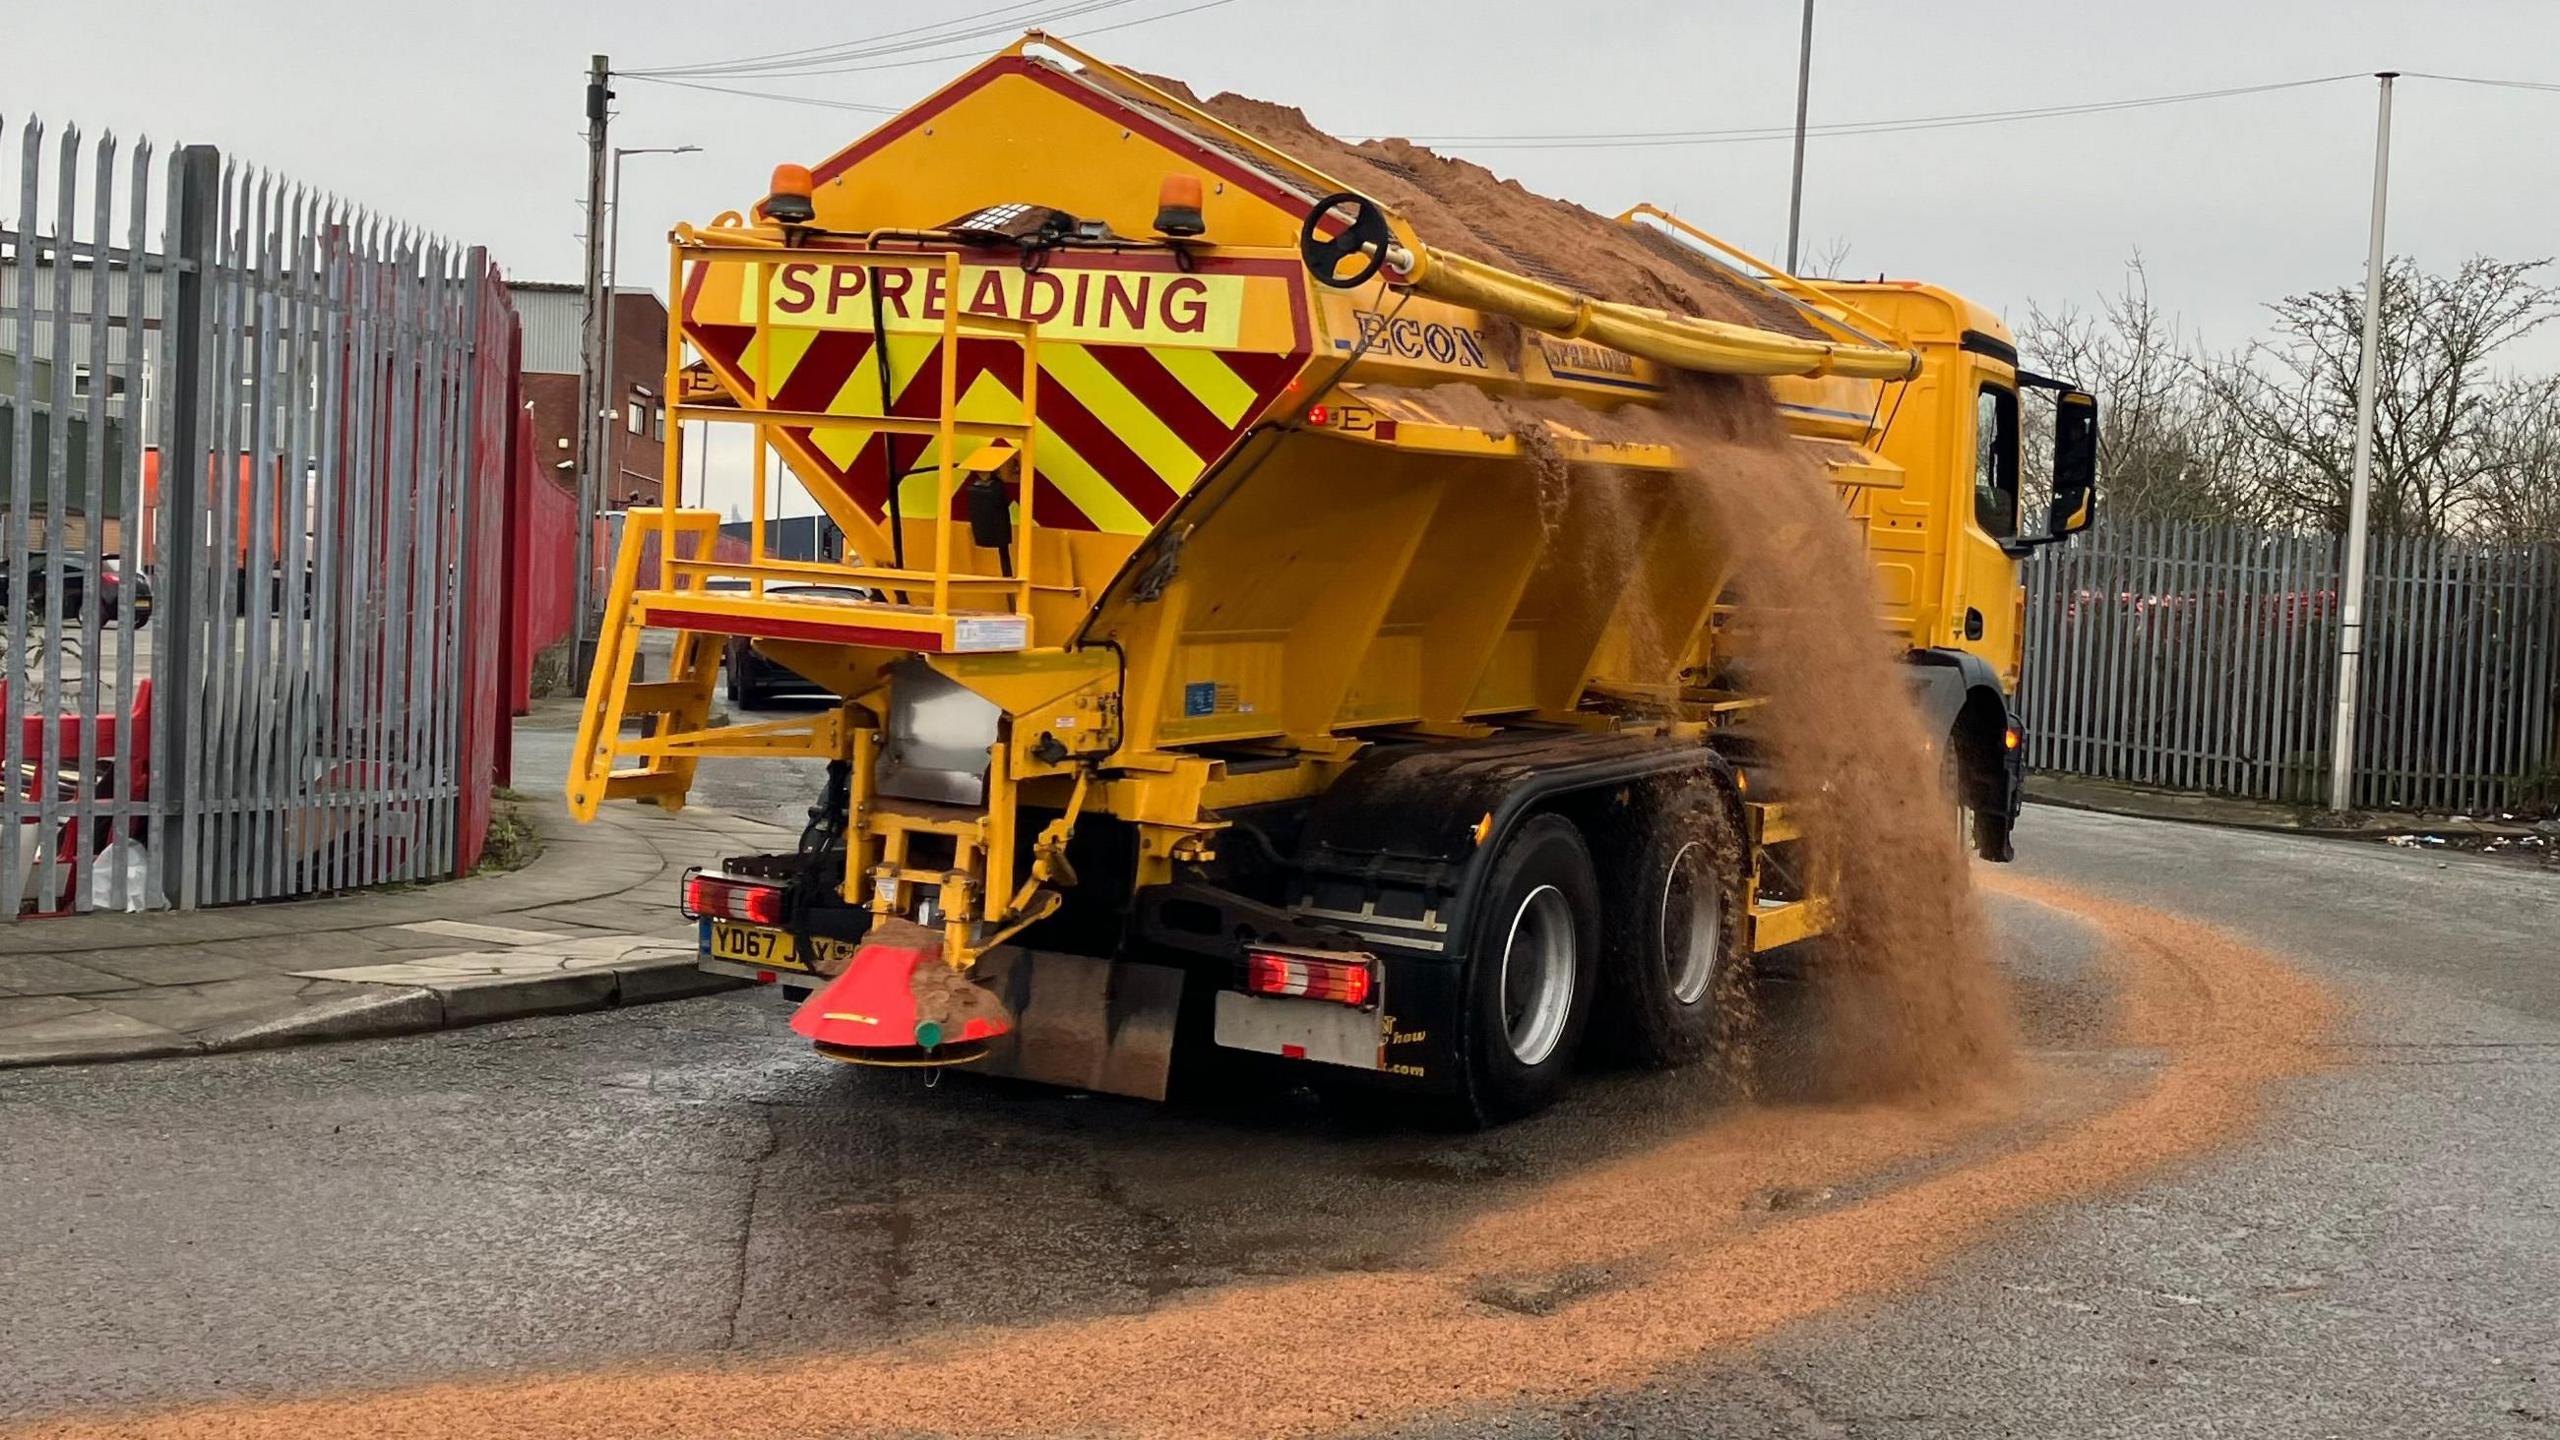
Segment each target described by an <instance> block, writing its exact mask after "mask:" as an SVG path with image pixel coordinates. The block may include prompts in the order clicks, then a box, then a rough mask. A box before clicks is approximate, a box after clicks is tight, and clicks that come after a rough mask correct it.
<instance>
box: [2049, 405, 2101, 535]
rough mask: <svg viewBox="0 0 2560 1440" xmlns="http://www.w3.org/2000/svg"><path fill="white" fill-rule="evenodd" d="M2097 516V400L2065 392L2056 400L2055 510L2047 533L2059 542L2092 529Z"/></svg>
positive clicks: (2054, 426)
mask: <svg viewBox="0 0 2560 1440" xmlns="http://www.w3.org/2000/svg"><path fill="white" fill-rule="evenodd" d="M2097 515H2098V397H2097V396H2095V395H2092V394H2090V393H2089V392H2088V391H2086V390H2076V389H2064V390H2062V391H2061V392H2060V393H2059V394H2057V395H2055V396H2054V408H2053V508H2052V510H2051V512H2050V513H2049V514H2048V515H2047V517H2046V520H2045V533H2046V534H2047V535H2048V536H2050V537H2051V538H2053V539H2056V540H2059V539H2061V538H2062V537H2063V536H2065V535H2077V534H2079V533H2080V532H2081V531H2083V530H2086V529H2088V528H2089V524H2090V522H2091V521H2093V520H2095V519H2096V518H2097Z"/></svg>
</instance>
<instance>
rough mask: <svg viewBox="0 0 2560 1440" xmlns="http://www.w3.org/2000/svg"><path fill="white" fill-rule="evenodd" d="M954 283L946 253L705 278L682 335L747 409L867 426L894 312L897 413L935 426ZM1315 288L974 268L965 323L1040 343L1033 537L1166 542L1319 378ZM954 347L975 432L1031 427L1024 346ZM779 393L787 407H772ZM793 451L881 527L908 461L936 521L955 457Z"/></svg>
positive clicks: (838, 438) (787, 442)
mask: <svg viewBox="0 0 2560 1440" xmlns="http://www.w3.org/2000/svg"><path fill="white" fill-rule="evenodd" d="M874 276H876V277H877V281H878V294H877V295H876V296H875V295H874V294H873V293H872V284H873V277H874ZM948 283H949V282H948V281H947V279H946V277H945V274H944V272H943V270H942V265H941V257H940V255H938V254H927V253H918V254H917V255H915V256H914V257H913V259H912V260H908V259H906V258H905V257H901V258H900V260H898V261H894V262H880V261H877V260H874V261H872V262H871V263H870V264H869V265H867V266H866V265H865V264H861V263H850V264H848V263H842V262H835V261H830V260H829V259H827V258H825V257H824V256H822V255H814V254H813V255H809V256H808V257H807V258H793V259H789V260H784V261H779V262H775V263H770V264H768V263H763V262H754V263H744V262H716V263H698V264H696V265H695V266H694V268H693V271H692V273H691V275H690V276H689V277H688V283H687V285H686V291H685V304H684V333H685V338H686V339H688V340H689V341H691V342H692V343H693V346H694V348H695V349H696V350H698V351H700V352H701V354H702V355H703V357H704V359H705V360H706V361H707V362H708V363H709V365H710V367H711V369H712V372H713V373H714V374H715V375H716V376H718V377H719V379H720V381H721V383H722V384H723V385H724V386H726V387H727V388H728V389H729V390H730V391H731V392H732V394H734V395H735V397H736V399H737V401H738V404H739V405H740V406H741V407H742V408H745V409H749V410H752V409H755V408H760V407H761V406H763V405H765V404H767V403H769V405H770V408H772V409H776V410H788V411H799V412H803V413H808V412H822V413H825V414H829V415H837V416H843V417H845V418H846V419H848V420H859V419H860V418H861V417H864V416H874V417H876V416H878V415H880V414H881V408H880V391H881V386H880V364H881V353H882V345H881V336H880V335H878V334H876V333H874V330H873V321H874V316H875V315H877V316H878V318H879V319H880V320H881V321H882V322H884V328H885V329H886V331H887V345H886V351H887V357H888V368H889V382H890V383H889V389H890V396H891V399H890V403H889V411H888V413H890V414H891V415H895V416H899V417H903V418H907V419H918V420H930V419H933V418H935V417H936V416H937V414H938V413H939V410H940V407H941V403H942V384H943V376H942V368H943V357H942V348H941V330H942V320H943V315H944V311H945V308H946V306H947V305H948V304H949V303H950V298H951V297H950V296H949V295H947V294H946V293H944V292H945V290H946V288H947V286H948ZM1304 285H1305V272H1304V270H1303V268H1302V267H1301V266H1300V265H1299V264H1298V263H1297V262H1296V261H1295V260H1294V259H1290V260H1279V259H1220V258H1202V259H1198V260H1195V261H1194V262H1193V263H1192V265H1191V266H1190V267H1188V268H1185V267H1183V266H1181V265H1178V264H1177V263H1176V262H1175V259H1174V257H1173V256H1171V255H1166V254H1155V253H1148V254H1081V253H1075V252H1063V253H1057V254H1054V255H1053V256H1051V257H1050V258H1049V259H1048V260H1047V262H1046V263H1044V264H1042V265H1041V266H1039V267H1038V268H1028V269H1027V268H1025V267H1024V266H1023V265H1022V264H1021V263H1020V261H1019V260H1018V259H1017V258H1016V257H1015V256H1013V255H1012V254H1009V253H1007V254H1002V255H1000V256H991V257H990V258H988V259H986V260H984V261H974V260H973V261H970V262H968V263H964V264H963V265H962V267H961V270H960V287H959V288H960V291H961V294H962V301H961V314H962V316H963V317H964V319H965V317H967V316H969V315H973V314H975V315H986V316H994V317H998V318H1002V319H1012V320H1029V321H1031V322H1032V323H1033V324H1035V325H1037V326H1038V327H1039V350H1040V376H1039V395H1038V409H1039V413H1038V417H1037V418H1038V424H1039V433H1038V441H1037V445H1036V446H1035V450H1034V462H1035V464H1036V465H1037V467H1038V472H1039V473H1038V475H1037V478H1036V483H1035V485H1034V487H1033V494H1034V504H1033V519H1034V522H1035V523H1036V524H1038V525H1040V526H1042V527H1044V528H1055V529H1065V530H1096V531H1102V532H1105V533H1110V534H1123V535H1139V534H1144V533H1145V532H1147V531H1148V530H1150V529H1152V528H1153V527H1154V525H1155V523H1156V521H1158V520H1159V519H1161V518H1163V516H1164V514H1165V512H1166V511H1168V510H1170V509H1172V508H1173V504H1174V502H1175V501H1176V500H1178V499H1180V498H1181V496H1182V495H1183V494H1184V492H1186V491H1188V490H1189V489H1190V488H1191V486H1192V485H1193V483H1194V482H1196V481H1197V480H1198V479H1199V478H1200V476H1201V475H1202V474H1204V473H1206V472H1207V470H1208V469H1209V467H1210V466H1212V465H1213V464H1215V463H1216V462H1217V460H1218V459H1219V457H1221V456H1223V455H1224V454H1226V452H1227V451H1228V450H1229V449H1230V448H1231V447H1233V446H1234V444H1235V443H1236V441H1237V439H1238V438H1239V437H1240V436H1242V435H1243V433H1244V431H1245V429H1246V428H1247V427H1248V426H1249V425H1250V424H1251V423H1252V422H1253V420H1254V419H1255V418H1256V417H1258V416H1260V415H1261V414H1262V413H1263V412H1264V411H1265V410H1266V409H1267V408H1268V407H1269V406H1270V405H1271V403H1272V402H1273V401H1274V400H1276V399H1278V398H1279V396H1280V395H1281V394H1282V393H1283V392H1284V391H1285V389H1286V388H1287V386H1288V385H1289V383H1290V382H1291V381H1292V380H1294V379H1296V378H1297V376H1298V373H1299V371H1300V370H1301V369H1303V368H1304V367H1305V365H1306V361H1307V356H1308V354H1309V350H1310V345H1309V340H1308V322H1307V309H1306V300H1305V291H1304ZM760 309H761V314H760V313H759V310H760ZM759 322H761V323H759ZM956 349H957V352H958V369H959V373H958V375H957V376H956V393H957V394H958V396H959V418H960V419H963V420H973V421H989V422H1018V421H1019V420H1020V419H1021V417H1022V398H1021V395H1020V394H1019V389H1020V386H1021V382H1022V346H1021V344H1020V342H1018V341H1017V340H1014V339H1011V338H996V337H989V336H964V337H963V338H962V339H961V340H960V341H959V342H958V344H957V346H956ZM767 388H769V390H770V395H771V399H770V401H769V402H765V401H763V400H761V399H760V397H761V396H763V395H764V394H765V393H766V390H767ZM964 443H969V444H972V445H974V443H975V442H964ZM776 444H777V447H778V448H779V449H781V450H782V452H783V454H784V455H785V457H786V458H787V459H788V460H789V461H790V463H791V465H792V467H793V469H794V470H796V471H797V472H798V473H799V475H800V476H801V478H802V480H803V481H804V482H806V483H807V484H808V485H809V486H810V487H811V489H812V490H813V491H819V490H821V489H822V487H823V488H824V489H828V490H832V491H833V492H834V493H835V494H836V495H838V496H841V497H842V498H843V499H844V500H846V501H849V502H851V503H852V504H853V505H855V506H858V507H859V508H860V509H861V510H862V511H863V512H864V513H866V514H868V515H871V516H873V517H875V518H877V517H879V516H880V515H882V514H883V513H884V512H885V510H886V508H887V499H888V487H889V484H890V477H891V465H892V461H893V458H894V463H895V466H896V469H897V471H898V473H899V474H901V475H903V476H904V480H903V483H902V484H901V487H900V489H899V492H898V500H899V508H900V510H901V512H902V513H904V514H906V515H909V516H918V515H924V514H928V513H930V512H931V510H932V508H933V500H934V487H935V483H936V481H935V467H936V465H937V463H938V462H939V459H940V456H939V454H938V453H937V447H938V442H936V441H934V440H933V439H931V438H930V437H921V436H898V435H884V434H882V433H880V432H879V431H877V430H873V429H870V428H867V427H863V426H861V425H859V424H854V425H847V426H822V427H808V426H786V427H777V439H776ZM826 498H827V497H826V495H824V494H823V493H822V494H821V495H820V499H821V501H822V502H823V501H824V500H825V499H826ZM953 518H957V517H956V512H955V516H954V517H953Z"/></svg>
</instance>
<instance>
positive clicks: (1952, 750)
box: [1938, 729, 1973, 859]
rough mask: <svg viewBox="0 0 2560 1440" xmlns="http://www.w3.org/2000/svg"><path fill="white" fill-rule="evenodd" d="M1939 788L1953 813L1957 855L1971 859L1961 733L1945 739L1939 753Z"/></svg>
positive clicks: (1970, 818) (1970, 819)
mask: <svg viewBox="0 0 2560 1440" xmlns="http://www.w3.org/2000/svg"><path fill="white" fill-rule="evenodd" d="M1940 754H1941V758H1940V760H1939V762H1938V786H1939V788H1940V789H1941V790H1943V791H1945V792H1946V796H1947V803H1948V804H1949V805H1951V806H1952V807H1954V809H1955V812H1956V814H1955V826H1956V853H1957V854H1958V855H1960V856H1963V857H1965V858H1968V859H1970V858H1971V857H1972V855H1973V809H1972V807H1971V806H1969V805H1967V804H1966V803H1965V792H1966V790H1967V789H1968V788H1969V787H1968V786H1967V785H1966V784H1965V773H1964V731H1963V730H1961V729H1957V730H1954V731H1950V732H1949V733H1948V735H1947V742H1946V748H1945V749H1944V750H1943V751H1942V752H1940Z"/></svg>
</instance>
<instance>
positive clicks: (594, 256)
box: [569, 55, 613, 690]
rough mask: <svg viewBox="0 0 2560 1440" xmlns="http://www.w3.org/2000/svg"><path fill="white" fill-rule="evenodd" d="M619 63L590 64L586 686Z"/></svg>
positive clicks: (581, 672) (582, 373)
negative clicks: (610, 147) (612, 116)
mask: <svg viewBox="0 0 2560 1440" xmlns="http://www.w3.org/2000/svg"><path fill="white" fill-rule="evenodd" d="M612 79H613V61H612V58H611V57H609V56H604V55H598V56H595V57H593V58H592V59H591V60H589V61H588V64H587V277H586V278H587V316H586V331H585V336H584V341H585V343H584V350H585V358H584V359H583V360H582V361H581V362H580V363H579V367H578V414H579V418H580V422H581V425H582V428H581V429H580V430H579V432H578V434H579V444H578V585H577V615H576V618H575V621H574V625H575V628H574V629H573V630H572V631H571V632H570V633H571V640H570V654H569V672H570V673H571V674H572V675H575V676H576V677H577V680H578V687H579V688H580V689H581V690H583V689H585V688H586V683H587V671H588V668H589V667H590V666H591V665H593V664H594V662H595V654H596V615H595V608H596V594H595V571H596V497H597V495H598V494H599V493H601V490H602V487H603V483H604V482H603V477H602V476H601V475H599V474H598V473H597V467H599V466H601V465H602V464H603V463H604V437H605V434H606V430H605V426H604V419H603V410H604V395H605V387H606V384H607V376H608V373H609V364H610V362H609V361H608V360H607V359H606V357H605V353H604V317H605V298H604V232H605V215H604V203H605V190H604V176H605V124H606V109H607V106H608V104H609V103H610V102H611V101H612V99H613V90H612V88H611V82H612Z"/></svg>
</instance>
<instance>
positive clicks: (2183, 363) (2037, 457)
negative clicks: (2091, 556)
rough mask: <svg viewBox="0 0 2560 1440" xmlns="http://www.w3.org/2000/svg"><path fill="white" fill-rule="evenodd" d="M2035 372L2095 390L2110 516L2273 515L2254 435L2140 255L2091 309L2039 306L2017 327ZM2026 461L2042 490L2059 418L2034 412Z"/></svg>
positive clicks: (2257, 518)
mask: <svg viewBox="0 0 2560 1440" xmlns="http://www.w3.org/2000/svg"><path fill="white" fill-rule="evenodd" d="M2018 342H2019V349H2020V352H2021V353H2022V354H2023V355H2024V356H2025V358H2026V360H2027V362H2028V365H2029V368H2031V369H2035V370H2039V371H2042V372H2044V373H2046V374H2049V375H2052V376H2054V377H2056V378H2058V379H2064V380H2069V381H2071V382H2073V383H2075V384H2078V385H2080V386H2082V387H2084V388H2086V389H2087V390H2089V391H2090V392H2091V393H2092V394H2095V395H2096V396H2097V397H2098V403H2099V406H2100V414H2101V416H2102V419H2103V423H2102V424H2101V425H2100V427H2099V443H2098V465H2099V472H2100V474H2101V475H2102V476H2103V477H2104V483H2105V488H2106V496H2107V500H2106V505H2107V509H2108V511H2109V512H2110V513H2114V514H2128V515H2140V516H2144V517H2147V518H2155V519H2168V520H2235V521H2247V522H2253V523H2259V522H2264V521H2266V520H2268V519H2270V518H2272V517H2271V515H2270V513H2269V508H2270V507H2269V506H2268V504H2267V500H2266V496H2265V494H2264V492H2263V491H2262V490H2260V488H2259V487H2258V486H2257V485H2255V484H2254V483H2252V480H2251V474H2252V470H2253V467H2254V465H2255V464H2256V463H2257V458H2258V457H2254V456H2250V455H2247V454H2246V453H2245V452H2246V451H2247V450H2248V448H2249V438H2248V437H2247V436H2246V435H2243V434H2239V433H2235V432H2234V431H2233V430H2232V428H2231V427H2229V426H2227V425H2224V424H2222V423H2220V419H2219V417H2218V416H2217V414H2216V413H2215V411H2216V403H2215V397H2214V395H2213V393H2212V390H2211V388H2210V387H2209V386H2208V385H2207V384H2206V383H2205V379H2204V375H2203V373H2202V371H2201V369H2200V368H2199V366H2198V363H2197V359H2196V352H2195V349H2194V345H2193V342H2192V340H2191V338H2190V337H2189V336H2188V335H2187V333H2186V331H2185V329H2184V328H2183V327H2182V326H2181V325H2180V324H2179V322H2178V320H2177V318H2176V317H2175V316H2173V315H2170V314H2167V313H2164V312H2163V311H2162V310H2161V308H2160V306H2159V305H2158V303H2157V302H2156V301H2154V300H2153V299H2152V297H2151V277H2150V274H2149V272H2148V271H2146V270H2145V269H2144V268H2143V263H2142V257H2141V255H2140V254H2138V253H2137V254H2136V255H2134V256H2133V257H2132V258H2131V259H2129V260H2127V261H2126V262H2125V274H2124V282H2123V286H2122V288H2121V289H2119V290H2118V291H2117V292H2116V293H2115V294H2114V295H2111V296H2109V297H2107V298H2106V299H2105V300H2104V301H2102V302H2101V304H2100V308H2099V310H2098V311H2097V313H2095V314H2091V313H2089V312H2086V311H2083V310H2081V309H2079V308H2078V307H2077V306H2073V305H2064V306H2062V307H2060V308H2059V309H2054V310H2047V309H2045V308H2044V307H2042V306H2040V305H2031V306H2029V307H2028V310H2027V319H2026V322H2025V324H2023V325H2022V326H2020V327H2019V335H2018ZM2028 415H2029V417H2030V424H2031V427H2032V428H2031V432H2030V434H2029V436H2028V439H2027V468H2028V471H2029V475H2030V481H2031V484H2032V485H2034V486H2035V487H2036V488H2038V489H2041V488H2042V487H2043V485H2044V484H2045V482H2046V481H2047V479H2048V477H2047V476H2046V475H2045V473H2044V472H2045V470H2046V469H2047V467H2048V463H2049V444H2048V442H2046V441H2045V440H2044V438H2043V437H2044V436H2045V435H2047V434H2049V433H2050V428H2049V427H2050V424H2051V416H2050V414H2049V412H2048V411H2046V410H2044V409H2041V408H2037V409H2031V410H2029V411H2028Z"/></svg>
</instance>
